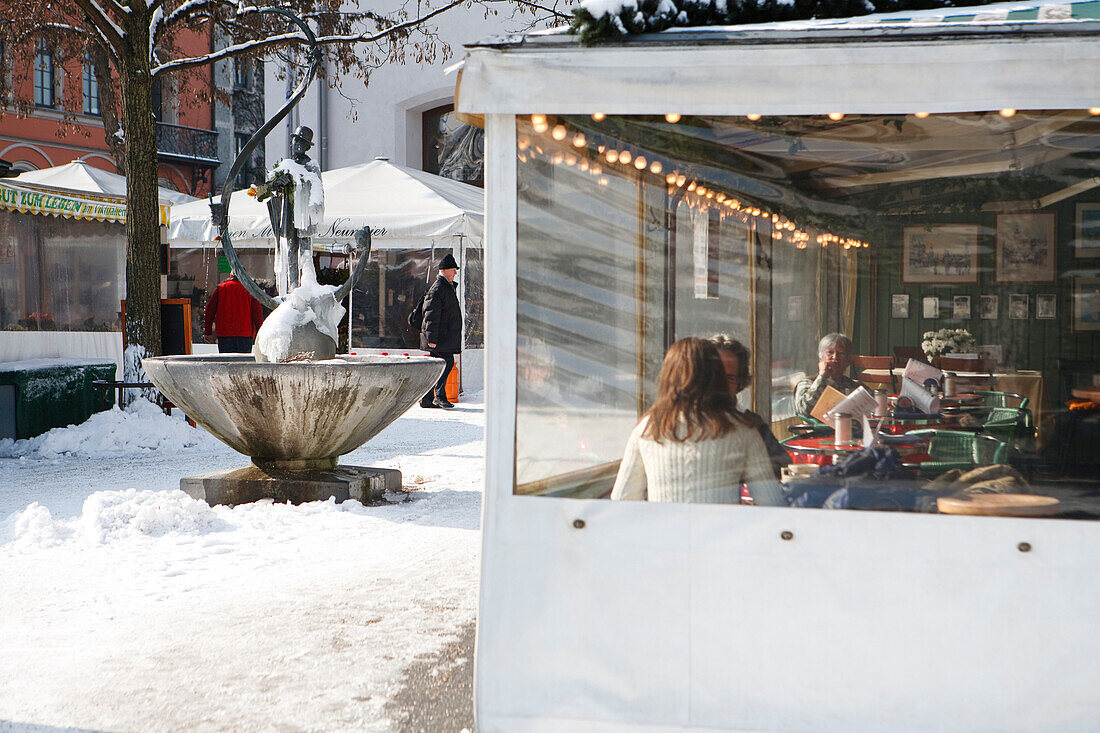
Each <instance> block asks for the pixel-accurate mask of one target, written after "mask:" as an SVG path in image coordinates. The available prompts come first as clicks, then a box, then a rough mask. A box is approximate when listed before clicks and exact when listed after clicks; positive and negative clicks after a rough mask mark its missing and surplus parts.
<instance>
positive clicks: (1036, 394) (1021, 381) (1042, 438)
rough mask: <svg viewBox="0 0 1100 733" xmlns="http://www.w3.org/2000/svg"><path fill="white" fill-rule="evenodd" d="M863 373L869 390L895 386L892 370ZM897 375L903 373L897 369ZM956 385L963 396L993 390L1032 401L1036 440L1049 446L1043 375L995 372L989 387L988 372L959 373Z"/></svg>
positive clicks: (868, 370)
mask: <svg viewBox="0 0 1100 733" xmlns="http://www.w3.org/2000/svg"><path fill="white" fill-rule="evenodd" d="M862 373H863V374H864V375H865V376H866V377H868V379H867V381H866V382H865V384H866V385H867V386H868V387H869V388H878V387H886V386H889V385H890V384H891V381H890V370H889V369H864V370H863V371H862ZM894 373H895V374H896V375H900V374H901V370H899V369H895V370H894ZM955 378H956V384H957V385H958V389H959V391H960V392H969V391H971V390H987V389H993V390H994V391H997V392H1008V393H1010V394H1018V395H1020V396H1022V397H1027V399H1028V405H1027V407H1028V409H1029V410H1031V415H1032V418H1033V422H1034V424H1035V427H1036V433H1037V435H1036V440H1037V442H1038V443H1039V445H1040V446H1041V445H1044V444H1045V443H1046V435H1048V434H1049V432H1050V431H1049V427H1045V426H1044V420H1045V419H1046V417H1047V416H1046V413H1047V409H1046V392H1045V391H1044V389H1043V373H1042V372H1037V371H1030V370H1024V369H1020V370H1017V371H999V372H996V371H995V372H993V385H992V387H991V386H990V384H989V374H988V373H987V372H960V371H955Z"/></svg>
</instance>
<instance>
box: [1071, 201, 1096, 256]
mask: <svg viewBox="0 0 1100 733" xmlns="http://www.w3.org/2000/svg"><path fill="white" fill-rule="evenodd" d="M1073 249H1074V252H1076V253H1077V256H1078V257H1100V204H1077V232H1076V236H1074V238H1073Z"/></svg>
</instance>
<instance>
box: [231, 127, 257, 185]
mask: <svg viewBox="0 0 1100 733" xmlns="http://www.w3.org/2000/svg"><path fill="white" fill-rule="evenodd" d="M251 137H252V133H250V132H238V133H236V134H235V135H234V136H233V158H234V160H235V159H236V157H237V156H238V155H240V154H241V151H242V150H244V146H245V145H247V144H248V141H249V139H250V138H251ZM256 170H257V166H256V157H255V156H252V158H251V159H249V160H248V161H246V162H245V164H244V165H243V166H241V169H240V170H239V171H238V172H237V183H236V186H237V188H247V187H248V186H250V185H252V184H253V183H256V182H257V175H256Z"/></svg>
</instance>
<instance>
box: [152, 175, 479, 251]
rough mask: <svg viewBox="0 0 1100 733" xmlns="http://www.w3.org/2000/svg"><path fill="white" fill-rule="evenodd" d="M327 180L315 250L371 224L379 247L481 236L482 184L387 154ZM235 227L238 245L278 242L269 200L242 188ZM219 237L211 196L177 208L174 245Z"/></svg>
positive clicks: (234, 208) (345, 240) (234, 206)
mask: <svg viewBox="0 0 1100 733" xmlns="http://www.w3.org/2000/svg"><path fill="white" fill-rule="evenodd" d="M321 180H322V181H323V182H324V185H325V218H324V220H323V221H322V223H321V227H320V229H319V231H318V233H317V234H316V235H314V237H313V244H314V248H315V249H327V250H337V249H341V248H342V247H343V246H344V245H345V244H351V243H352V242H354V239H355V232H356V231H358V230H359V229H361V228H363V227H364V226H368V225H369V226H370V227H371V232H372V236H373V240H374V242H373V243H374V247H375V248H376V249H413V248H420V247H426V246H432V245H434V246H436V247H445V248H456V249H457V248H458V247H459V241H457V240H455V239H453V237H457V236H462V237H468V238H469V239H467V240H466V241H465V244H467V245H470V244H473V243H474V242H477V243H480V241H481V235H482V231H483V229H484V210H485V195H484V192H483V191H482V190H481V189H480V188H477V187H476V186H471V185H469V184H466V183H460V182H458V181H453V180H451V179H449V178H442V177H440V176H436V175H433V174H431V173H425V172H424V171H418V170H413V169H411V168H405V167H404V166H400V165H395V164H393V163H390V162H389V161H387V160H381V159H376V160H372V161H370V162H369V163H362V164H360V165H354V166H349V167H347V168H337V169H334V170H330V171H324V172H323V173H321ZM215 200H217V199H215ZM229 226H230V234H231V236H232V238H233V244H234V246H236V247H270V246H272V245H273V244H274V238H273V237H272V233H271V224H270V221H269V220H268V217H267V206H266V204H263V203H259V202H257V201H256V199H255V198H252V197H251V196H248V195H246V194H245V192H244V191H238V192H235V193H234V194H233V197H232V199H230V204H229ZM216 236H217V231H216V230H215V228H214V225H213V222H212V221H211V218H210V205H209V203H208V202H206V201H195V202H193V203H190V204H185V205H183V206H173V207H172V212H171V222H170V223H169V226H168V241H169V244H170V246H172V247H173V248H177V249H181V248H195V247H212V246H214V245H215V244H216V243H215V239H214V238H215V237H216Z"/></svg>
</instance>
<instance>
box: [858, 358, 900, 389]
mask: <svg viewBox="0 0 1100 733" xmlns="http://www.w3.org/2000/svg"><path fill="white" fill-rule="evenodd" d="M852 366H854V367H855V368H856V379H858V380H859V381H860V382H870V383H872V384H882V378H881V377H880V376H879V375H877V374H868V373H867V370H868V369H879V370H881V369H885V370H887V371H888V372H890V387H891V388H892V390H893V393H894V394H897V391H898V378H897V375H896V374H894V357H892V356H864V355H859V356H853V357H852Z"/></svg>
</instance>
